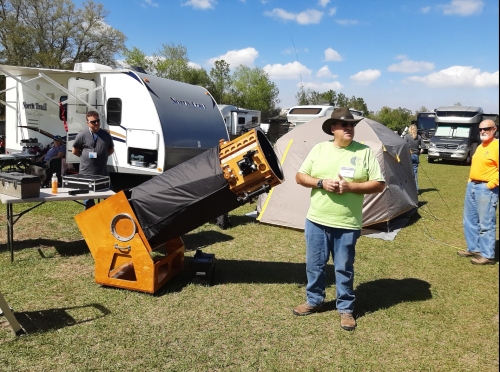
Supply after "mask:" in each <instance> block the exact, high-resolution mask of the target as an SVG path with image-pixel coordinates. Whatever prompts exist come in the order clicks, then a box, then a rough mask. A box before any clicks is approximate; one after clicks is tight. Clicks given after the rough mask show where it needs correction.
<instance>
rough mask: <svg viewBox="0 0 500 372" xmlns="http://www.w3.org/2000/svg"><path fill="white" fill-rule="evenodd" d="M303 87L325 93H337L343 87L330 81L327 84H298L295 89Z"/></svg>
mask: <svg viewBox="0 0 500 372" xmlns="http://www.w3.org/2000/svg"><path fill="white" fill-rule="evenodd" d="M302 86H303V87H304V89H308V88H309V89H312V90H315V91H317V92H326V91H328V90H330V89H331V90H336V91H339V90H340V89H342V88H343V87H344V86H343V85H342V84H340V83H339V82H338V81H331V82H327V83H313V82H305V83H304V84H301V83H298V84H297V87H298V88H300V87H302Z"/></svg>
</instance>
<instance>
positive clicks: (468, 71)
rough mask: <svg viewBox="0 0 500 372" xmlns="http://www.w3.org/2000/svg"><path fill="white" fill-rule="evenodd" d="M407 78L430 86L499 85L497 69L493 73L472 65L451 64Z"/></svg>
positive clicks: (478, 86)
mask: <svg viewBox="0 0 500 372" xmlns="http://www.w3.org/2000/svg"><path fill="white" fill-rule="evenodd" d="M408 80H410V81H416V82H420V83H424V84H425V85H427V86H429V87H432V88H444V87H474V88H487V87H495V86H498V85H499V84H498V81H499V79H498V71H496V72H493V73H489V72H481V70H480V69H478V68H473V67H472V66H451V67H449V68H447V69H444V70H441V71H437V72H433V73H432V74H429V75H427V76H423V77H421V76H410V77H409V78H408Z"/></svg>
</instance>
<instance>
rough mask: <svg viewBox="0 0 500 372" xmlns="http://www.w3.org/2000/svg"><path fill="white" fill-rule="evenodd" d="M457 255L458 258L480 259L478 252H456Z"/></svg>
mask: <svg viewBox="0 0 500 372" xmlns="http://www.w3.org/2000/svg"><path fill="white" fill-rule="evenodd" d="M457 254H458V255H459V256H460V257H475V258H478V257H481V253H479V252H470V251H458V252H457Z"/></svg>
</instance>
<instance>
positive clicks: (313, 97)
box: [295, 87, 370, 116]
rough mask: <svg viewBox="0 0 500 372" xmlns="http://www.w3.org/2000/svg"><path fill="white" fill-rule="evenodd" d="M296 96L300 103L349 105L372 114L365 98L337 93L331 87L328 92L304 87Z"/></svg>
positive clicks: (366, 114) (365, 113) (366, 113)
mask: <svg viewBox="0 0 500 372" xmlns="http://www.w3.org/2000/svg"><path fill="white" fill-rule="evenodd" d="M295 98H296V99H297V104H298V105H332V106H335V107H349V108H354V109H356V110H359V111H362V112H363V113H364V115H365V116H368V115H369V114H370V111H368V106H367V105H366V103H365V101H364V99H363V98H356V97H355V96H352V97H351V98H350V99H349V98H348V97H347V96H346V95H345V94H344V93H342V92H339V93H337V92H335V91H334V90H331V89H330V90H328V91H326V92H323V93H319V92H317V91H315V90H312V89H310V88H308V89H307V90H306V89H304V88H303V87H302V88H301V89H300V90H299V91H298V92H297V94H296V95H295Z"/></svg>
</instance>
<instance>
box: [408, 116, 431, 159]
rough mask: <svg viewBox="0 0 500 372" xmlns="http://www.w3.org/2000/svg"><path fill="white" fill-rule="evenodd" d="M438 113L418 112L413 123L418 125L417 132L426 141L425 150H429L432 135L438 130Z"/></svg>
mask: <svg viewBox="0 0 500 372" xmlns="http://www.w3.org/2000/svg"><path fill="white" fill-rule="evenodd" d="M435 118H436V113H435V112H434V111H433V112H417V119H416V120H414V121H412V122H411V123H412V124H415V125H416V126H417V134H418V135H420V137H422V142H423V143H424V149H423V150H424V152H427V151H428V150H429V144H430V140H431V138H432V136H434V133H435V132H436V120H435Z"/></svg>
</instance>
